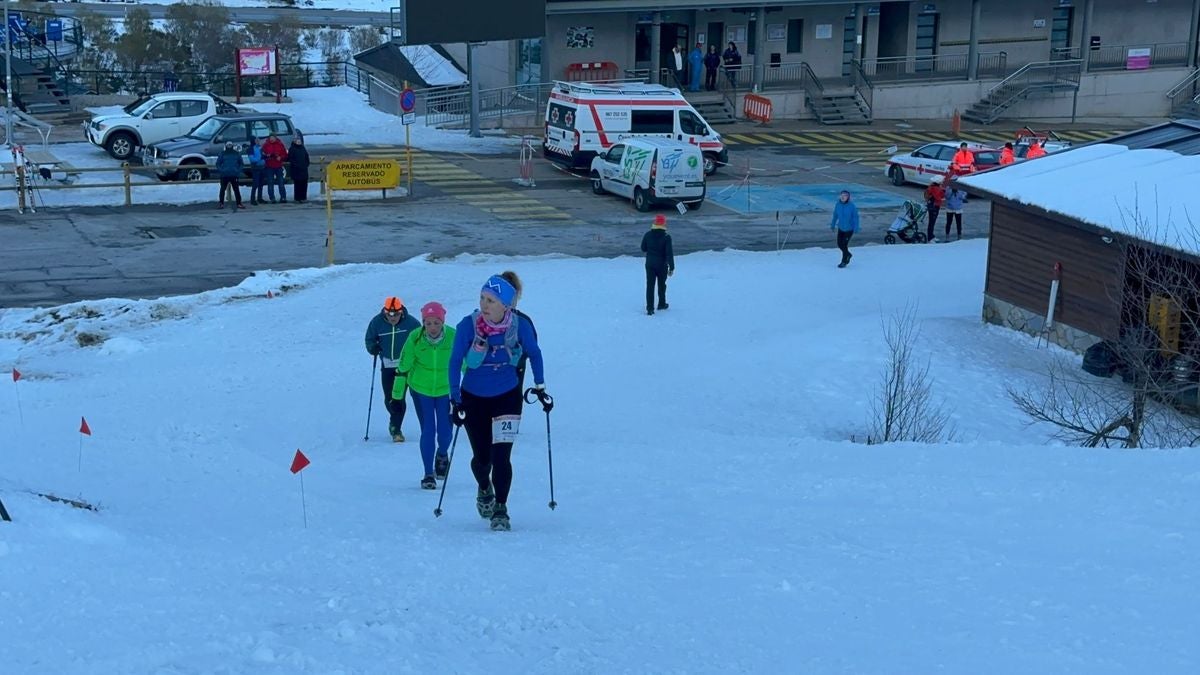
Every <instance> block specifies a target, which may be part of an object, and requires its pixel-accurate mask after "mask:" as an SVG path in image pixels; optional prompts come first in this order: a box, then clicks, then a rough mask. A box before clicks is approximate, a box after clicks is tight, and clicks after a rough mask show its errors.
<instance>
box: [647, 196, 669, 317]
mask: <svg viewBox="0 0 1200 675" xmlns="http://www.w3.org/2000/svg"><path fill="white" fill-rule="evenodd" d="M642 252H644V253H645V254H646V314H647V315H653V314H654V310H655V309H656V308H657V309H667V308H668V307H670V305H668V304H667V277H669V276H671V275H673V274H675V251H674V249H673V248H672V246H671V235H669V234H667V217H666V216H664V215H662V214H661V213H660V214H658V215H657V216H654V225H653V226H651V227H650V231H649V232H647V233H646V234H644V235H642ZM655 286H658V305H657V307H656V306H655V304H654V287H655Z"/></svg>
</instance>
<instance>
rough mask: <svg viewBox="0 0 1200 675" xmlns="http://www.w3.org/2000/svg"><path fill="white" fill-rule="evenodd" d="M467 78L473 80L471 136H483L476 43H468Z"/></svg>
mask: <svg viewBox="0 0 1200 675" xmlns="http://www.w3.org/2000/svg"><path fill="white" fill-rule="evenodd" d="M467 79H468V80H470V82H471V124H470V126H471V131H470V136H471V138H481V137H482V136H483V134H481V133H479V78H478V77H477V74H476V72H475V43H473V42H468V43H467Z"/></svg>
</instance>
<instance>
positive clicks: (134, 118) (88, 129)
mask: <svg viewBox="0 0 1200 675" xmlns="http://www.w3.org/2000/svg"><path fill="white" fill-rule="evenodd" d="M231 112H237V108H235V107H234V106H232V105H230V104H229V103H228V102H227V101H225V100H223V99H221V98H220V97H218V96H215V95H213V94H205V93H199V92H188V91H177V92H163V93H159V94H154V95H152V96H146V97H143V98H139V99H138V100H137V101H134V102H133V103H131V104H129V105H127V106H125V108H124V109H123V112H121V113H118V114H116V115H96V116H94V117H92V119H91V120H89V121H87V122H84V123H83V130H84V134H85V135H86V136H87V139H88V140H89V141H91V143H92V144H94V145H98V146H100V147H102V148H104V149H105V150H107V151H108V154H109V155H110V156H112V157H113V158H114V159H119V160H122V161H124V160H127V159H129V158H130V157H133V156H134V154H135V153H136V152H137V149H138V148H142V147H145V146H147V145H150V144H151V143H157V142H159V141H165V140H167V139H169V138H175V137H177V136H182V135H183V134H186V133H187V132H189V131H191V130H192V129H194V128H195V127H196V125H198V124H200V123H201V122H203V121H204V120H206V119H208V118H209V117H212V116H213V115H216V114H219V113H231Z"/></svg>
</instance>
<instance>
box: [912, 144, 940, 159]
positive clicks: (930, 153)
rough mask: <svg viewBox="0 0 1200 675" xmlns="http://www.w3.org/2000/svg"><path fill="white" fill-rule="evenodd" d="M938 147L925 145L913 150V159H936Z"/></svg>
mask: <svg viewBox="0 0 1200 675" xmlns="http://www.w3.org/2000/svg"><path fill="white" fill-rule="evenodd" d="M940 147H941V146H939V145H926V146H924V147H920V148H917V149H916V150H913V157H921V158H923V159H936V158H937V153H938V148H940Z"/></svg>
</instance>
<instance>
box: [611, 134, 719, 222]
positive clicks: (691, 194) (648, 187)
mask: <svg viewBox="0 0 1200 675" xmlns="http://www.w3.org/2000/svg"><path fill="white" fill-rule="evenodd" d="M591 180H592V192H594V193H595V194H598V195H602V194H605V193H607V192H611V193H613V194H615V195H619V196H621V197H625V198H627V199H630V200H632V201H633V205H634V206H635V207H636V208H637V210H639V211H649V210H650V207H652V206H654V205H655V204H686V205H687V207H688V208H690V209H698V208H700V207H701V206H703V205H704V193H705V189H706V187H705V181H704V154H703V152H702V151H701V150H700V147H699V146H697V145H696V144H694V143H685V142H682V141H677V140H674V139H670V138H627V139H625V140H624V141H622V142H620V143H617V144H615V145H613V146H612V147H611V148H609V149H608V150H607V151H606V152H603V153H601V154H598V155H596V156H595V157H593V158H592V167H591Z"/></svg>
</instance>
